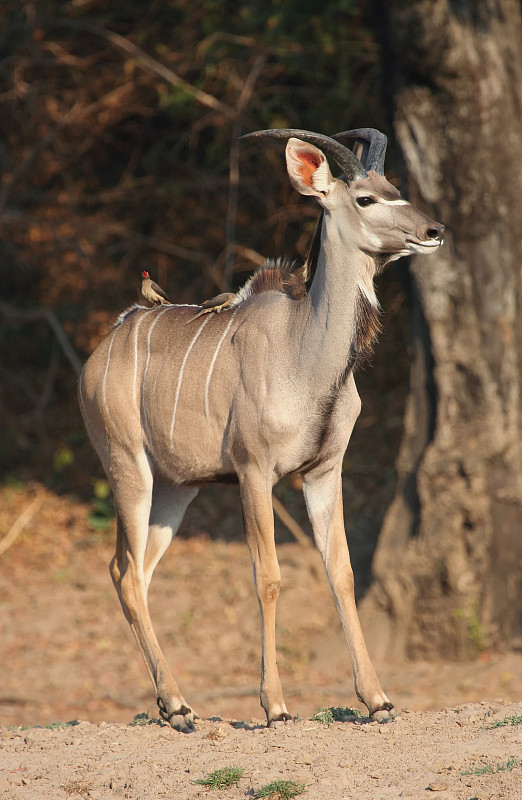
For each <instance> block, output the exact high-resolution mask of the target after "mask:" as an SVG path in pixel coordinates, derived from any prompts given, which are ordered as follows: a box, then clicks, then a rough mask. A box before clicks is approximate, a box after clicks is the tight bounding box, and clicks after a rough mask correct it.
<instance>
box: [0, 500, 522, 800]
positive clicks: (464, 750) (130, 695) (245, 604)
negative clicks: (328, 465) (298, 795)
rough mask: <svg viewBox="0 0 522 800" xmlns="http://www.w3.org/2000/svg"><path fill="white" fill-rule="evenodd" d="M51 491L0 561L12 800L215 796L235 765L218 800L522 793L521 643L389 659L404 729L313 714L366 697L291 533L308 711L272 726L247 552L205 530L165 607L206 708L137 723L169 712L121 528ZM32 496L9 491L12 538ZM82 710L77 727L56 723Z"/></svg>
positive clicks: (281, 657)
mask: <svg viewBox="0 0 522 800" xmlns="http://www.w3.org/2000/svg"><path fill="white" fill-rule="evenodd" d="M36 496H37V497H38V498H39V506H38V507H37V510H36V511H35V513H34V514H33V516H32V518H31V519H29V521H28V522H27V523H26V525H25V527H24V528H23V530H22V531H21V532H20V534H19V535H18V536H17V537H16V538H15V539H14V541H13V542H12V543H11V545H10V546H9V547H8V549H6V551H5V552H4V553H3V554H2V555H0V726H1V727H0V798H2V800H3V798H5V800H47V798H52V799H53V800H59V799H60V798H73V799H74V798H75V797H81V798H93V799H96V800H97V799H98V798H99V800H105V799H106V798H107V799H108V798H111V799H112V798H131V799H132V800H152V798H157V797H168V798H181V800H185V798H187V800H189V798H196V797H199V796H201V795H203V794H205V793H206V791H207V790H206V789H205V787H203V786H201V785H198V784H195V783H194V781H195V780H197V779H200V778H203V777H204V776H206V775H208V774H209V773H210V772H212V771H213V770H215V769H218V768H221V767H225V766H234V767H241V768H242V769H243V775H242V777H241V779H240V780H239V783H238V784H237V786H235V787H233V788H229V789H226V790H225V789H222V790H213V791H211V792H210V794H211V796H212V797H215V798H216V800H219V798H225V797H226V798H229V800H235V798H244V797H253V796H254V795H255V792H257V791H258V790H259V789H260V788H261V787H263V786H264V785H266V784H268V783H270V782H271V781H274V780H292V781H296V782H298V783H302V784H305V785H306V791H305V792H304V794H303V795H302V796H303V797H305V798H306V797H308V798H313V799H314V800H334V799H335V800H344V799H346V800H348V798H350V800H351V799H352V798H354V800H355V798H357V800H359V799H360V798H361V799H362V798H364V800H366V799H368V800H374V799H375V800H381V799H382V800H384V799H385V798H399V797H411V798H423V797H425V798H427V799H429V798H430V797H435V798H437V800H450V798H452V799H453V798H455V799H458V800H460V799H461V798H462V800H471V799H472V798H478V799H480V800H485V799H486V798H495V799H496V798H522V766H521V765H520V764H522V725H514V724H509V725H507V724H506V725H502V726H499V727H493V722H494V721H495V720H496V721H497V722H502V721H506V720H509V718H514V717H517V716H522V702H521V700H522V655H521V653H520V652H516V651H506V652H503V653H483V654H482V655H481V656H480V657H479V658H477V659H475V660H473V661H470V662H466V663H458V664H453V663H436V664H433V663H430V664H428V663H406V664H394V663H382V664H376V667H377V670H378V673H379V675H380V677H381V681H382V683H383V685H384V688H385V691H386V692H387V694H388V695H389V696H390V698H391V700H392V702H394V703H395V705H396V707H397V708H399V709H400V716H399V717H398V718H397V719H396V720H395V721H394V722H392V723H388V724H385V725H379V724H378V723H376V722H370V721H369V720H368V719H367V718H364V717H362V718H361V719H359V720H357V721H355V722H353V721H352V722H347V721H344V722H335V723H331V724H326V725H325V724H322V723H320V722H317V721H313V720H311V719H310V717H311V716H312V715H313V714H314V712H316V711H317V710H318V709H320V708H324V707H327V706H354V707H358V708H361V706H360V703H359V702H358V701H357V698H356V697H355V695H354V692H353V686H352V676H351V670H350V666H349V659H348V654H347V649H346V644H345V642H344V640H343V635H342V631H341V628H340V624H339V621H338V616H337V611H336V609H335V606H334V603H333V601H332V599H331V596H330V592H329V588H328V585H327V582H326V579H325V577H324V574H323V570H322V566H321V564H320V562H319V560H318V556H317V554H316V553H315V551H310V552H309V551H307V550H306V549H304V548H302V547H301V546H300V545H298V544H293V543H284V544H282V545H281V546H280V547H279V556H280V562H281V570H282V590H281V596H280V601H279V606H278V630H277V635H278V663H279V668H280V673H281V678H282V682H283V687H284V690H285V695H286V700H287V705H288V707H289V710H290V712H291V713H292V714H294V715H295V716H296V719H294V720H293V721H291V722H289V723H288V724H287V725H285V726H282V727H277V728H275V729H267V728H265V727H264V724H263V718H262V712H261V709H260V708H259V701H258V697H257V694H258V685H259V653H260V647H259V631H258V611H257V604H256V600H255V597H254V593H253V589H252V580H251V569H250V564H249V559H248V553H247V549H246V546H245V545H244V544H243V543H242V542H236V541H229V542H227V541H222V540H215V541H212V540H211V539H209V538H208V537H205V536H199V537H196V538H193V539H188V540H186V539H179V540H176V541H175V542H174V544H173V545H172V547H171V549H170V550H169V552H168V553H167V555H166V556H165V557H164V559H163V561H162V562H161V564H160V565H159V567H158V569H157V571H156V575H155V578H154V581H153V584H152V587H151V598H150V600H151V613H152V618H153V620H154V622H155V627H156V632H157V634H158V638H159V640H160V642H161V644H162V647H163V650H164V652H165V655H166V656H167V659H168V660H169V662H170V663H171V664H172V666H173V671H174V673H175V675H176V676H177V678H178V679H179V683H180V686H181V689H182V691H183V693H184V695H185V697H186V698H187V700H188V701H189V702H190V703H191V704H193V706H194V708H195V709H196V710H197V712H198V713H199V714H200V717H201V719H200V720H199V722H198V724H197V730H196V732H195V733H193V734H190V735H184V734H180V733H177V732H175V731H172V730H171V729H170V728H169V727H168V726H166V725H164V724H161V723H159V722H151V723H150V724H142V725H131V724H130V723H131V722H132V720H133V718H134V717H135V715H136V714H140V713H144V712H148V714H149V717H155V716H156V709H155V699H154V695H153V692H152V688H151V686H150V683H149V679H148V676H147V674H146V671H145V667H144V666H143V664H142V661H141V657H140V656H139V653H138V650H137V647H136V645H135V643H134V640H133V638H132V635H131V633H130V631H129V630H128V626H127V624H126V622H125V620H124V618H123V615H122V613H121V610H120V607H119V604H118V601H117V598H116V594H115V592H114V589H113V587H112V584H111V581H110V577H109V574H108V570H107V565H108V563H109V560H110V557H111V555H112V545H111V537H110V536H106V535H100V534H99V533H95V532H92V531H91V532H89V531H88V529H87V526H86V516H87V507H86V506H85V505H82V504H80V503H75V502H72V501H70V500H67V499H66V498H60V497H57V496H56V495H54V494H52V493H51V492H49V491H48V490H45V489H43V488H42V487H36ZM32 499H33V498H32V497H30V496H29V495H28V494H27V492H24V491H22V490H21V489H16V488H11V489H10V488H4V489H2V490H1V491H0V546H1V542H2V536H4V535H5V533H6V532H8V531H10V530H11V529H12V526H13V523H15V522H16V520H19V519H20V515H21V514H22V513H23V512H24V510H26V509H27V508H28V507H29V506H30V503H31V502H32ZM72 720H80V724H75V725H65V726H61V727H56V726H53V727H51V728H46V727H44V726H47V725H49V724H50V723H55V722H58V721H60V722H62V723H64V722H67V721H72ZM142 721H143V720H142ZM509 759H511V761H509ZM513 759H514V760H513ZM514 764H515V766H514V768H512V769H509V768H508V767H513V765H514ZM516 764H518V766H517V765H516ZM481 768H486V769H488V768H489V770H490V771H487V772H484V774H478V773H479V772H480V769H481ZM466 773H470V774H466Z"/></svg>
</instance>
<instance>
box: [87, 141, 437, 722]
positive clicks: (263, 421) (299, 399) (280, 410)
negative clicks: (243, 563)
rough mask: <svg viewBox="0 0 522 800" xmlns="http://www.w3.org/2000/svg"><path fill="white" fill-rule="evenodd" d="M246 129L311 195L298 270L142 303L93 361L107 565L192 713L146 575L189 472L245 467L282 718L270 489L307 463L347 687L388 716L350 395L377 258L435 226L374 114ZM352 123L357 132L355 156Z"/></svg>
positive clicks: (418, 249)
mask: <svg viewBox="0 0 522 800" xmlns="http://www.w3.org/2000/svg"><path fill="white" fill-rule="evenodd" d="M249 136H250V140H251V141H253V142H254V143H255V142H257V141H265V140H267V139H274V138H275V139H277V138H280V139H283V140H284V141H286V161H287V169H288V175H289V177H290V180H291V182H292V184H293V186H294V187H295V188H296V189H297V191H299V192H301V194H304V195H311V196H313V197H315V199H316V200H317V201H318V202H319V204H320V205H321V207H322V215H321V219H320V222H319V225H318V230H317V232H316V235H315V237H314V242H313V245H312V248H311V252H310V257H309V259H308V260H307V263H306V264H305V268H304V270H302V271H301V273H298V274H296V273H294V274H292V269H291V267H290V266H289V265H288V264H286V263H283V262H281V263H268V264H266V265H265V267H264V268H262V269H261V270H260V271H258V273H256V274H255V275H254V276H253V278H252V279H251V280H250V281H249V282H248V283H247V285H246V286H245V287H243V289H241V290H240V291H239V292H238V293H237V295H236V297H235V298H234V300H233V301H232V303H231V304H230V306H229V307H227V308H226V309H224V310H223V311H222V313H220V314H207V315H205V316H202V317H199V318H198V319H194V320H192V318H193V317H194V316H195V313H196V312H197V311H198V308H197V307H193V306H181V305H168V306H167V305H164V306H159V307H155V308H144V307H142V306H134V307H132V308H131V309H129V310H127V311H126V312H124V313H123V314H122V315H121V317H120V318H119V320H118V322H117V323H116V325H115V326H114V328H113V330H112V331H111V332H110V333H109V334H108V336H106V338H105V339H104V340H103V341H102V342H101V344H100V345H99V346H98V347H97V348H96V350H95V351H94V353H93V354H92V355H91V357H90V358H89V360H88V361H87V363H86V365H85V367H84V370H83V373H82V376H81V378H80V382H79V400H80V406H81V410H82V414H83V417H84V420H85V424H86V427H87V430H88V432H89V436H90V438H91V441H92V443H93V445H94V447H95V448H96V450H97V452H98V454H99V456H100V459H101V461H102V464H103V467H104V469H105V471H106V473H107V477H108V480H109V482H110V485H111V487H112V491H113V494H114V502H115V507H116V513H117V541H116V552H115V555H114V558H113V560H112V562H111V566H110V570H111V575H112V579H113V581H114V585H115V587H116V590H117V592H118V595H119V598H120V601H121V605H122V608H123V611H124V614H125V617H126V618H127V621H128V622H129V624H130V626H131V629H132V631H133V633H134V635H135V637H136V640H137V642H138V646H139V648H140V650H141V653H142V655H143V658H144V660H145V664H146V665H147V669H148V671H149V673H150V677H151V680H152V682H153V684H154V687H155V690H156V694H157V701H158V706H159V709H160V713H161V715H162V717H163V718H164V719H166V720H168V721H169V723H170V724H171V725H172V727H174V728H177V729H179V730H183V731H189V730H191V729H193V727H194V718H195V716H196V715H195V714H194V712H193V710H192V709H191V707H190V705H189V704H188V703H187V702H186V701H185V700H184V698H183V696H182V694H181V692H180V689H179V687H178V685H177V683H176V681H175V680H174V677H173V676H172V673H171V672H170V669H169V667H168V665H167V663H166V661H165V658H164V656H163V653H162V652H161V649H160V647H159V644H158V641H157V639H156V636H155V634H154V631H153V628H152V623H151V619H150V616H149V610H148V604H147V594H148V588H149V584H150V580H151V578H152V574H153V571H154V568H155V566H156V565H157V563H158V562H159V560H160V558H161V556H162V555H163V554H164V552H165V551H166V550H167V548H168V546H169V544H170V543H171V541H172V539H173V537H174V535H175V534H176V531H177V529H178V527H179V525H180V523H181V520H182V518H183V515H184V512H185V510H186V508H187V506H188V504H189V503H190V501H191V500H192V499H193V498H194V497H195V496H196V494H197V492H198V489H199V487H200V486H202V485H203V484H205V483H207V482H209V481H236V482H238V483H239V487H240V496H241V504H242V510H243V518H244V527H245V534H246V539H247V543H248V547H249V550H250V554H251V558H252V565H253V572H254V584H255V590H256V593H257V597H258V601H259V609H260V616H261V642H262V662H261V689H260V700H261V705H262V706H263V708H264V710H265V712H266V718H267V724H268V725H271V724H273V723H275V722H278V721H285V720H287V719H289V714H288V711H287V708H286V705H285V701H284V699H283V692H282V689H281V683H280V680H279V675H278V671H277V665H276V646H275V611H276V601H277V597H278V594H279V587H280V571H279V565H278V561H277V556H276V550H275V544H274V520H273V511H272V500H271V498H272V487H273V486H274V484H275V483H276V482H277V481H278V480H279V479H280V478H281V477H283V476H284V475H288V474H292V473H300V474H301V476H302V479H303V491H304V496H305V501H306V506H307V510H308V514H309V517H310V521H311V524H312V528H313V533H314V539H315V542H316V545H317V547H318V548H319V551H320V553H321V556H322V558H323V561H324V565H325V569H326V573H327V577H328V580H329V583H330V586H331V589H332V592H333V594H334V597H335V601H336V604H337V607H338V609H339V614H340V617H341V621H342V625H343V628H344V631H345V635H346V639H347V644H348V649H349V653H350V658H351V663H352V668H353V672H354V678H355V688H356V692H357V695H358V697H359V698H360V700H361V701H362V702H363V703H365V705H366V706H367V708H368V710H369V712H370V714H371V715H372V716H373V717H374V718H376V719H379V720H386V719H389V718H390V717H392V716H394V713H395V712H394V709H393V706H392V704H391V703H390V701H389V700H388V698H387V697H386V695H385V694H384V692H383V690H382V688H381V685H380V683H379V680H378V678H377V676H376V674H375V671H374V669H373V666H372V664H371V662H370V659H369V656H368V653H367V650H366V646H365V643H364V638H363V634H362V631H361V628H360V624H359V619H358V616H357V610H356V607H355V600H354V590H353V573H352V569H351V566H350V557H349V553H348V548H347V543H346V535H345V530H344V522H343V510H342V492H341V467H342V459H343V454H344V452H345V449H346V447H347V445H348V440H349V438H350V435H351V432H352V429H353V425H354V423H355V421H356V419H357V417H358V415H359V412H360V400H359V396H358V394H357V390H356V387H355V382H354V377H353V373H354V368H355V366H356V364H357V361H358V360H359V359H360V358H362V357H364V355H365V353H366V352H367V351H368V349H369V348H370V347H371V343H372V340H373V338H374V336H375V333H376V331H377V329H378V314H379V309H378V303H377V299H376V297H375V292H374V287H373V278H374V275H375V274H376V273H377V272H379V271H380V270H382V269H383V268H384V267H385V265H386V264H387V263H388V262H390V261H392V260H393V259H396V258H399V257H400V256H402V255H406V254H408V253H429V252H433V251H434V250H435V249H436V248H437V247H439V246H440V245H441V244H442V232H443V226H442V225H439V224H438V223H436V222H434V221H433V220H431V219H429V218H428V217H427V216H426V215H425V214H423V213H422V212H421V211H419V210H417V209H415V208H414V207H413V206H411V205H410V204H409V203H407V202H406V201H405V200H403V199H402V198H401V196H400V194H399V192H398V191H397V189H396V188H395V187H394V186H392V185H391V184H390V183H389V182H388V181H387V180H386V179H385V177H384V175H383V168H384V154H385V149H386V138H385V137H384V136H383V135H382V134H379V133H378V132H377V131H374V130H373V129H360V130H357V131H347V132H344V133H342V134H338V135H337V136H338V138H335V137H334V138H329V137H327V136H323V135H320V134H316V133H313V132H310V131H300V130H276V131H261V132H257V133H255V134H251V135H249ZM245 138H247V139H248V138H249V137H245ZM345 139H348V140H350V141H352V140H355V141H356V142H357V143H358V144H359V145H360V146H361V149H362V155H361V158H362V161H361V160H359V159H358V158H356V157H355V155H354V154H353V153H352V151H351V150H350V149H349V148H348V147H347V146H346V145H345V144H343V143H342V141H344V140H345ZM327 155H328V156H329V157H330V158H332V159H333V160H334V162H336V164H337V166H338V167H339V168H340V170H341V173H342V174H341V177H340V178H335V177H333V175H332V173H331V172H330V168H329V166H328V161H327V158H326V156H327ZM362 162H364V165H363V163H362ZM188 321H191V324H186V323H187V322H188Z"/></svg>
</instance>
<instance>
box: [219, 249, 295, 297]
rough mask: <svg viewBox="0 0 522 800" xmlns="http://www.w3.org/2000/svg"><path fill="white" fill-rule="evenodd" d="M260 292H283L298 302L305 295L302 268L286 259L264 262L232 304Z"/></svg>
mask: <svg viewBox="0 0 522 800" xmlns="http://www.w3.org/2000/svg"><path fill="white" fill-rule="evenodd" d="M262 292H284V293H285V294H287V295H289V297H291V298H292V299H294V300H299V299H300V298H301V297H304V296H305V294H306V286H305V278H304V267H303V266H301V265H299V264H298V263H297V262H296V261H292V260H291V259H286V258H285V259H277V260H275V261H272V260H269V261H266V262H265V263H264V264H263V266H262V267H260V268H259V269H258V270H256V272H254V274H253V275H252V277H251V278H249V279H248V281H247V282H246V283H245V285H244V286H243V287H242V288H241V289H240V290H239V291H238V293H237V295H236V300H235V303H234V304H237V303H241V302H243V301H244V300H246V299H247V298H249V297H251V296H252V295H254V294H261V293H262Z"/></svg>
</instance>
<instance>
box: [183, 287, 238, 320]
mask: <svg viewBox="0 0 522 800" xmlns="http://www.w3.org/2000/svg"><path fill="white" fill-rule="evenodd" d="M235 296H236V295H235V294H234V293H233V292H223V294H218V295H216V297H211V298H210V300H205V302H204V303H201V306H200V308H201V311H198V313H197V314H195V315H194V316H193V317H192V318H191V319H189V320H188V322H193V320H195V319H197V318H198V317H201V315H202V314H212V313H215V314H219V313H220V312H221V311H223V309H224V308H227V306H229V305H230V304H231V302H232V300H233V299H234V297H235ZM185 324H186V323H185Z"/></svg>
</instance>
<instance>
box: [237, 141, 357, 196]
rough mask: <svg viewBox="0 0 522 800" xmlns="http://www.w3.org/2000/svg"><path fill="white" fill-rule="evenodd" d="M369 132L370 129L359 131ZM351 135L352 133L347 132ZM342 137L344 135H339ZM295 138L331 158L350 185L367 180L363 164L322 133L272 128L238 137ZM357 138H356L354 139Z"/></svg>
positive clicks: (346, 148) (347, 150)
mask: <svg viewBox="0 0 522 800" xmlns="http://www.w3.org/2000/svg"><path fill="white" fill-rule="evenodd" d="M361 130H370V129H366V128H365V129H361ZM346 133H347V134H348V133H352V131H347V132H346ZM339 135H343V136H344V134H339ZM293 136H295V138H296V139H302V140H303V141H304V142H309V143H310V144H314V145H315V146H316V147H320V148H321V149H322V150H324V152H325V153H326V155H328V156H330V157H331V158H333V160H334V161H335V162H336V164H337V166H338V167H340V169H341V170H342V171H343V174H344V175H345V176H346V180H347V181H348V183H351V182H352V181H353V180H355V178H367V177H368V172H367V170H366V169H365V168H364V166H363V164H362V163H361V162H360V161H359V159H358V158H357V156H356V155H354V153H352V151H351V150H350V149H349V148H348V147H345V146H344V145H343V144H341V142H338V141H336V140H335V139H332V138H331V137H330V136H325V135H324V134H322V133H314V132H313V131H304V130H300V129H299V128H272V129H269V130H265V131H254V132H253V133H246V134H245V135H244V136H240V137H239V138H240V139H285V140H288V139H290V138H291V137H293ZM355 138H357V137H355Z"/></svg>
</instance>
